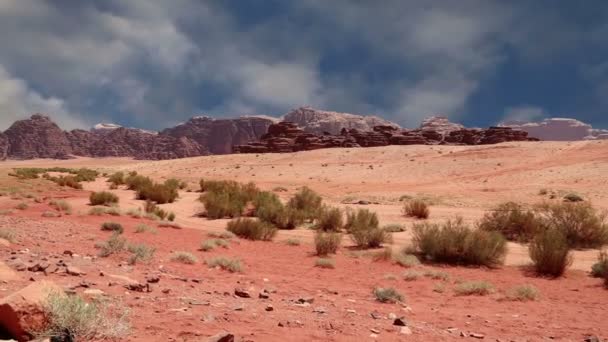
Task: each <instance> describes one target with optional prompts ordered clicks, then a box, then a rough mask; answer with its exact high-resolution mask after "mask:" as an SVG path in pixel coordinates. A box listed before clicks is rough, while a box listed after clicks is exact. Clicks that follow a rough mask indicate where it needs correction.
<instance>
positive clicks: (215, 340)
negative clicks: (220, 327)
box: [207, 331, 234, 342]
mask: <svg viewBox="0 0 608 342" xmlns="http://www.w3.org/2000/svg"><path fill="white" fill-rule="evenodd" d="M207 342H234V335H233V334H231V333H228V332H225V331H222V332H220V333H218V334H215V335H213V336H211V337H209V338H208V339H207Z"/></svg>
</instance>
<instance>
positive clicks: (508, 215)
mask: <svg viewBox="0 0 608 342" xmlns="http://www.w3.org/2000/svg"><path fill="white" fill-rule="evenodd" d="M479 229H481V230H485V231H495V232H500V233H501V234H502V235H503V236H504V237H505V238H507V240H510V241H520V242H529V241H530V240H532V238H533V237H534V235H535V234H536V233H537V232H539V231H541V230H543V229H544V224H543V222H542V220H540V219H539V218H538V217H537V216H536V214H535V213H534V212H533V211H532V210H526V209H525V208H524V207H523V206H522V205H520V204H518V203H515V202H506V203H502V204H499V205H498V206H497V207H496V208H494V209H493V210H492V211H491V212H489V213H486V214H485V215H484V217H483V218H482V219H481V221H480V222H479Z"/></svg>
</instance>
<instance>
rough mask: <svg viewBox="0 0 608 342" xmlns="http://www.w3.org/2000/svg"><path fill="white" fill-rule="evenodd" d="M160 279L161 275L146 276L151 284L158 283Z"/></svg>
mask: <svg viewBox="0 0 608 342" xmlns="http://www.w3.org/2000/svg"><path fill="white" fill-rule="evenodd" d="M159 281H160V277H159V276H150V277H147V278H146V282H148V283H150V284H156V283H158V282H159Z"/></svg>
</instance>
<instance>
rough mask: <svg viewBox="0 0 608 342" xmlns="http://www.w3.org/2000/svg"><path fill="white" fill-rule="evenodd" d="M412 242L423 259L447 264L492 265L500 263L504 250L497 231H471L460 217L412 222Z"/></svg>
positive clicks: (501, 239)
mask: <svg viewBox="0 0 608 342" xmlns="http://www.w3.org/2000/svg"><path fill="white" fill-rule="evenodd" d="M412 243H413V248H414V250H416V251H417V252H418V253H420V254H421V255H423V256H424V257H425V258H426V259H427V260H430V261H433V262H442V263H448V264H465V265H479V266H482V265H483V266H489V267H493V266H496V265H499V264H502V262H503V261H504V257H505V255H506V253H507V245H506V240H505V238H504V237H503V236H502V235H501V234H500V233H498V232H488V231H484V230H471V229H470V228H469V227H468V226H467V225H465V224H464V222H463V221H462V219H460V218H459V219H456V220H448V221H447V222H446V223H445V224H443V225H439V224H429V223H423V224H417V225H414V228H413V238H412Z"/></svg>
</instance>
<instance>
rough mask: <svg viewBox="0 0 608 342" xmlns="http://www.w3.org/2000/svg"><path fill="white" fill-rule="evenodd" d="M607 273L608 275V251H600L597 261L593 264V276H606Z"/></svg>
mask: <svg viewBox="0 0 608 342" xmlns="http://www.w3.org/2000/svg"><path fill="white" fill-rule="evenodd" d="M606 275H608V252H607V251H600V254H599V255H598V258H597V262H596V263H595V264H593V266H591V276H592V277H595V278H604V277H606Z"/></svg>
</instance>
